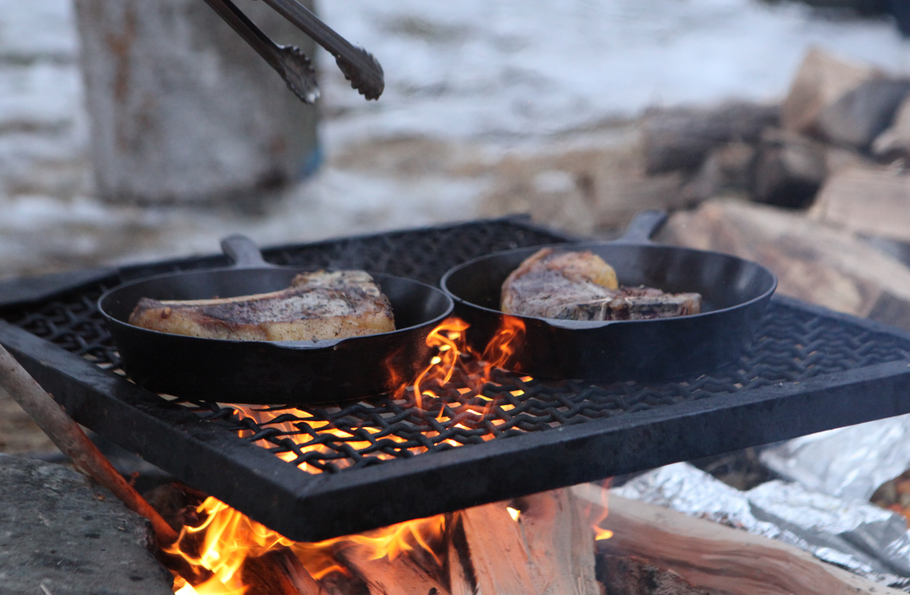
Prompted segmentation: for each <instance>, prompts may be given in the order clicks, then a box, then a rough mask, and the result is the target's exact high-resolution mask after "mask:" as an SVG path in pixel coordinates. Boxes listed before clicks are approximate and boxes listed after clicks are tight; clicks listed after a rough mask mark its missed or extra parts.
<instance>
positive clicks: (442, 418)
mask: <svg viewBox="0 0 910 595" xmlns="http://www.w3.org/2000/svg"><path fill="white" fill-rule="evenodd" d="M467 328H468V325H467V324H466V323H465V322H464V321H462V320H460V319H458V318H450V319H448V320H446V321H444V322H443V323H442V324H441V325H440V326H439V327H437V328H436V329H434V331H433V332H432V333H431V334H430V335H429V337H428V339H427V344H428V345H429V346H430V347H431V348H433V349H434V350H435V355H434V356H433V357H432V359H431V361H430V362H429V364H428V366H427V367H426V368H425V369H424V370H423V371H422V372H420V373H419V374H418V375H417V376H416V378H414V379H413V380H411V381H410V382H402V385H401V388H399V389H398V390H397V391H396V393H395V395H394V397H395V398H396V399H403V400H407V401H409V402H410V403H411V404H416V406H417V407H418V408H420V409H421V410H422V411H425V412H426V414H428V415H432V416H433V417H434V418H435V419H436V421H437V422H439V423H440V424H441V425H442V426H443V427H446V426H449V425H450V426H452V427H454V428H461V429H468V428H467V427H466V426H465V425H464V424H462V423H460V422H459V421H458V418H461V417H463V416H464V415H465V414H467V415H473V416H476V417H478V418H484V417H485V416H486V415H487V414H488V413H489V409H490V407H491V403H492V399H490V398H489V397H483V396H482V394H481V392H480V389H481V388H482V387H483V386H484V385H486V384H488V383H491V382H495V380H494V378H493V371H494V369H496V368H497V367H498V366H501V365H503V364H504V363H505V362H507V361H508V358H509V357H510V355H511V354H512V352H513V350H512V347H511V346H512V345H514V344H515V341H520V340H521V338H522V336H523V333H524V325H523V323H522V322H521V321H520V320H519V319H515V318H506V319H505V322H504V323H503V327H502V328H501V329H500V331H499V332H498V333H497V335H496V336H495V337H494V338H493V340H492V341H491V342H490V344H489V345H488V346H487V348H486V349H485V350H484V352H483V353H476V352H473V351H472V350H471V349H470V348H469V347H468V346H467V344H466V342H465V331H466V330H467ZM523 380H524V381H529V380H531V378H530V377H525V378H524V379H523ZM453 385H455V386H456V389H457V392H458V393H459V394H465V393H469V392H472V393H475V394H479V395H481V396H480V398H479V399H472V400H471V401H470V402H469V403H467V404H465V403H458V404H454V405H457V409H458V413H457V414H455V415H453V410H452V408H451V407H448V406H447V405H450V403H447V402H446V401H447V398H446V394H447V393H448V394H451V393H450V392H449V391H451V389H452V387H453ZM234 407H235V408H236V409H238V410H239V411H240V412H241V413H242V414H243V415H246V416H248V417H250V418H252V419H254V420H256V421H257V422H258V423H260V424H262V423H273V424H274V425H276V426H278V427H280V428H281V429H282V430H283V431H284V432H286V433H287V434H288V435H290V436H291V438H292V439H296V441H297V442H298V443H299V444H300V445H301V446H300V448H299V452H300V453H306V452H309V451H311V450H319V449H324V448H326V447H325V446H324V445H323V444H321V443H319V442H312V441H311V440H310V438H311V436H310V434H308V433H301V432H299V431H296V429H295V428H294V427H292V425H291V422H281V421H280V420H279V421H278V422H277V423H275V421H274V420H276V418H277V417H278V416H279V415H282V414H286V413H287V412H288V410H287V409H282V410H281V412H275V411H271V410H269V409H267V408H254V407H249V406H236V405H235V406H234ZM293 413H294V414H295V416H297V417H298V418H300V417H303V418H306V417H308V414H306V413H305V412H303V411H299V410H295V411H293ZM490 421H491V423H494V424H496V423H497V422H499V423H502V420H497V419H493V420H490ZM310 425H311V426H314V427H316V428H318V427H319V426H320V425H325V424H320V423H319V422H318V421H316V420H313V421H311V422H310ZM326 431H328V432H331V433H333V434H335V435H336V436H338V437H339V438H342V439H349V440H352V441H353V442H352V443H351V446H352V447H353V448H363V447H364V446H366V445H364V444H358V443H357V442H356V437H354V436H352V435H350V434H348V433H345V432H344V431H343V430H339V429H335V428H327V429H326ZM374 431H376V432H378V431H379V430H376V429H374ZM245 432H248V431H245ZM490 436H492V435H490ZM387 438H389V439H392V440H402V439H401V438H398V437H396V436H395V435H394V434H390V435H389V436H387ZM446 442H447V443H449V444H451V446H459V443H458V442H456V441H454V440H447V441H446ZM259 444H262V442H259ZM416 450H418V449H415V451H416ZM276 454H277V456H279V457H281V458H282V459H284V460H286V461H288V462H294V461H295V460H297V459H298V458H300V454H298V452H294V451H286V452H277V453H276ZM376 456H377V457H378V458H386V457H387V455H384V454H383V453H381V452H378V453H377V454H376ZM298 466H299V467H300V468H301V469H302V470H304V471H307V472H309V473H319V472H321V470H320V469H319V468H317V467H315V466H313V465H309V464H307V463H306V462H302V463H299V465H298ZM603 494H604V496H603V497H604V501H603V503H602V505H601V506H599V507H596V511H594V510H592V508H593V507H591V506H588V507H587V509H588V510H587V511H586V514H584V515H583V516H585V517H587V518H586V520H584V521H583V524H584V526H585V527H586V532H587V533H588V540H589V541H591V542H592V543H593V541H594V540H600V539H606V538H609V537H610V536H611V533H610V531H607V530H604V529H602V528H601V527H600V526H599V525H600V523H601V522H602V521H603V520H604V519H605V518H606V516H607V512H606V511H607V508H606V501H605V498H606V489H604V492H603ZM531 500H533V497H532V498H531V499H528V501H531ZM525 505H527V502H526V503H525ZM560 506H562V507H563V508H566V511H565V512H564V513H563V514H564V515H568V517H569V518H573V517H574V515H575V511H574V509H575V506H574V504H572V505H569V506H567V505H565V503H561V504H560ZM479 508H486V509H489V510H486V511H485V512H483V513H473V514H474V516H478V515H487V517H489V516H490V515H492V516H493V517H495V518H485V519H484V521H483V523H482V524H490V525H491V526H489V527H484V528H483V530H484V531H486V530H490V531H495V530H496V527H497V526H499V527H500V528H501V525H502V523H507V526H508V524H511V525H514V527H522V523H523V519H522V504H521V502H520V501H519V502H517V503H510V506H505V504H497V505H488V506H486V507H479ZM537 508H542V509H546V506H537ZM569 509H572V510H569ZM537 513H538V514H540V512H539V511H537ZM196 515H197V516H198V518H200V519H202V520H201V522H200V523H199V524H197V525H195V526H185V527H183V529H182V530H181V533H180V539H179V540H178V541H177V543H175V544H173V545H172V546H171V547H170V548H168V549H167V550H166V552H165V553H166V556H165V558H166V561H167V562H168V565H169V566H170V567H171V569H172V572H173V573H174V575H175V583H174V585H175V592H176V593H179V594H181V595H189V594H193V593H198V594H200V595H243V594H245V593H247V592H248V591H249V589H250V588H251V587H250V582H251V581H250V580H249V579H248V578H247V575H248V574H250V573H248V572H244V569H245V566H246V565H248V562H247V561H248V560H252V559H261V558H263V557H264V556H266V555H267V554H269V553H272V554H274V553H276V552H280V553H281V555H283V556H284V560H285V570H286V572H287V573H290V574H293V572H292V571H290V570H287V564H288V562H287V560H289V558H288V557H287V556H288V555H289V554H292V555H293V558H294V559H295V561H292V562H291V563H290V564H291V566H294V567H296V568H297V570H296V572H298V573H302V574H303V575H304V576H305V577H306V579H305V582H307V581H310V582H312V581H327V582H338V581H341V582H344V580H345V577H349V576H350V575H351V572H352V570H351V569H352V567H353V568H354V569H358V568H359V569H361V570H362V567H363V566H364V565H365V564H366V565H368V564H369V563H371V562H375V561H380V560H381V561H383V564H395V563H396V560H397V559H399V557H400V556H402V554H406V555H407V557H408V558H409V562H407V564H413V563H414V560H418V561H419V562H418V565H419V566H420V567H422V568H423V569H424V570H423V572H424V573H425V574H426V575H427V576H429V577H443V575H449V577H447V578H448V580H441V581H440V582H441V583H451V580H452V579H451V575H452V573H453V572H454V570H453V566H464V564H463V563H460V562H456V560H455V559H456V558H457V557H458V555H457V554H456V553H455V552H454V549H457V548H456V542H464V541H465V540H468V541H470V539H471V538H470V537H466V535H470V534H471V532H472V531H473V529H469V528H466V527H467V526H468V525H471V523H472V521H471V520H470V516H471V515H467V514H462V513H455V514H447V515H436V516H432V517H429V518H424V519H417V520H413V521H408V522H404V523H399V524H397V525H392V526H389V527H385V528H383V529H377V530H374V531H369V532H366V533H362V534H357V535H349V536H345V537H338V538H334V539H329V540H326V541H323V542H319V543H302V542H294V541H292V540H289V539H287V538H285V537H283V536H282V535H280V534H278V533H276V532H274V531H272V530H270V529H268V528H266V527H265V526H263V525H261V524H259V523H257V522H255V521H253V520H251V519H249V518H248V517H246V516H245V515H243V514H242V513H240V512H238V511H237V510H234V509H233V508H231V507H229V506H228V505H226V504H224V503H222V502H220V501H219V500H217V499H215V498H212V497H209V498H207V499H205V500H204V501H203V502H202V503H201V504H200V505H199V506H198V507H197V509H196ZM474 522H475V523H476V519H474ZM576 524H578V523H576ZM522 530H524V529H522ZM462 549H464V548H462ZM525 549H528V548H527V547H526V548H525ZM297 562H299V566H297ZM301 571H302V572H301ZM472 572H474V571H468V574H471V573H472ZM456 574H457V573H456ZM462 574H464V572H463V571H462ZM466 580H467V579H466ZM473 580H474V581H475V582H476V581H477V578H476V577H473ZM445 586H446V587H447V588H449V589H450V591H451V592H454V591H456V589H454V588H452V587H451V585H450V584H446V585H445ZM433 588H434V587H432V586H431V587H430V589H433ZM298 590H299V587H298ZM425 592H426V591H425ZM430 592H433V591H430Z"/></svg>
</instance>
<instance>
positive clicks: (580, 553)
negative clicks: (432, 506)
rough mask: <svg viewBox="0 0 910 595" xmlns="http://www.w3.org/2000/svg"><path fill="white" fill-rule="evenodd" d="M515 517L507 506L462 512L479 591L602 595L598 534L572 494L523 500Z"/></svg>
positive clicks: (517, 503)
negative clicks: (597, 572) (596, 552)
mask: <svg viewBox="0 0 910 595" xmlns="http://www.w3.org/2000/svg"><path fill="white" fill-rule="evenodd" d="M513 505H514V506H515V507H517V509H518V510H520V514H519V516H518V520H517V521H516V520H515V519H513V518H512V517H511V516H510V514H509V512H508V511H507V509H506V503H504V502H499V503H495V504H488V505H485V506H478V507H475V508H469V509H467V510H464V511H461V512H460V513H458V516H459V517H460V519H461V522H462V523H463V527H464V534H465V538H466V542H467V551H468V553H469V556H470V565H471V567H472V569H473V574H474V576H475V577H476V581H477V586H478V588H479V590H480V592H481V593H525V594H528V595H533V594H536V595H599V594H600V586H599V585H598V583H597V579H596V578H595V569H594V533H593V530H592V528H591V526H590V525H589V524H588V522H587V521H586V517H585V515H583V514H582V513H581V512H580V511H579V509H578V505H577V502H576V500H575V498H574V496H573V495H572V493H571V492H570V491H569V490H554V491H550V492H543V493H540V494H535V495H533V496H528V497H526V498H520V499H518V500H516V501H515V502H514V503H513Z"/></svg>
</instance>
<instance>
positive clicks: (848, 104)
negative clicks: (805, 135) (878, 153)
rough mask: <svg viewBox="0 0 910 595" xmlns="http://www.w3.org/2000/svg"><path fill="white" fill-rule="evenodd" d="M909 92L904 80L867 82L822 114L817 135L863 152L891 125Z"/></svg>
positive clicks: (909, 83)
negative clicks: (819, 134)
mask: <svg viewBox="0 0 910 595" xmlns="http://www.w3.org/2000/svg"><path fill="white" fill-rule="evenodd" d="M908 92H910V81H907V80H887V79H877V80H871V81H866V82H864V83H862V84H861V85H860V86H859V87H857V88H856V89H853V90H852V91H848V92H847V93H845V94H844V95H843V96H842V97H841V98H839V99H838V100H837V101H835V102H833V103H831V104H830V105H828V106H826V107H825V108H824V109H823V110H822V112H821V114H819V118H818V128H819V132H820V133H821V135H822V137H824V138H825V139H826V140H828V141H829V142H831V143H834V144H838V145H847V146H851V147H855V148H857V149H860V150H866V149H868V148H869V146H870V145H871V144H872V141H874V140H875V137H877V136H878V135H879V134H881V133H882V132H884V131H885V129H887V128H888V127H889V126H890V125H891V122H892V120H893V119H894V114H895V112H896V111H897V108H898V107H899V106H900V104H901V102H902V101H903V100H904V98H905V97H906V96H907V93H908Z"/></svg>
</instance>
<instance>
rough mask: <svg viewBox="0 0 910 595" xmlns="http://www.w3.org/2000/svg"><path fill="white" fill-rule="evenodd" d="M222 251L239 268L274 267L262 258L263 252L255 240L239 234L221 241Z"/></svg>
mask: <svg viewBox="0 0 910 595" xmlns="http://www.w3.org/2000/svg"><path fill="white" fill-rule="evenodd" d="M221 250H222V252H224V254H225V256H227V257H228V258H230V259H231V260H233V261H234V266H235V267H237V268H253V267H270V266H273V265H271V264H269V263H267V262H266V261H265V259H263V258H262V252H260V251H259V246H257V245H256V243H255V242H254V241H253V240H251V239H250V238H248V237H246V236H245V235H241V234H239V233H237V234H234V235H231V236H228V237H226V238H224V239H223V240H221Z"/></svg>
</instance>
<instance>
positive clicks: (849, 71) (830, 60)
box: [780, 48, 882, 134]
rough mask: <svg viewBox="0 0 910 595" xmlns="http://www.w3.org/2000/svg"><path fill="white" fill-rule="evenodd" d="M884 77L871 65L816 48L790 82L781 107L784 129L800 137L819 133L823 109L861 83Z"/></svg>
mask: <svg viewBox="0 0 910 595" xmlns="http://www.w3.org/2000/svg"><path fill="white" fill-rule="evenodd" d="M881 77H882V74H881V72H879V71H878V70H877V69H875V68H873V67H872V66H868V65H865V64H857V63H853V62H848V61H846V60H842V59H840V58H837V57H835V56H833V55H831V54H828V53H826V52H825V51H823V50H820V49H818V48H813V49H811V50H809V52H807V53H806V55H805V57H804V58H803V60H802V62H801V63H800V65H799V67H798V68H797V71H796V75H795V76H794V77H793V80H792V82H791V83H790V89H789V90H788V91H787V96H786V98H785V99H784V102H783V104H782V105H781V112H780V120H781V126H782V127H783V128H784V129H785V130H790V131H792V132H797V133H800V134H818V133H819V127H818V119H819V116H820V115H821V113H822V110H824V109H825V108H826V107H827V106H829V105H831V104H833V103H834V102H835V101H837V100H838V99H840V98H841V97H843V96H844V95H845V94H846V93H848V92H849V91H852V90H853V89H856V88H857V87H859V86H860V85H861V84H862V83H864V82H866V81H868V80H872V79H876V78H881Z"/></svg>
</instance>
